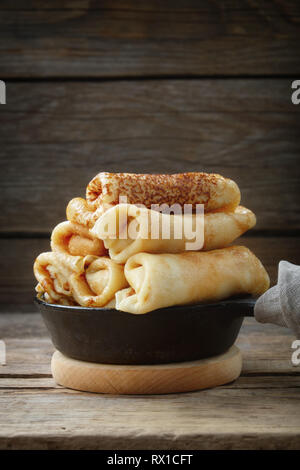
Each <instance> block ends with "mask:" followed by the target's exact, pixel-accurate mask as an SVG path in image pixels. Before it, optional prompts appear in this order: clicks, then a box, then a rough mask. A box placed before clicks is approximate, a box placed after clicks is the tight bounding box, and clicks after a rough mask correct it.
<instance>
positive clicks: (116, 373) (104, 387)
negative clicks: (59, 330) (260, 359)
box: [51, 346, 242, 395]
mask: <svg viewBox="0 0 300 470" xmlns="http://www.w3.org/2000/svg"><path fill="white" fill-rule="evenodd" d="M241 369H242V355H241V352H240V350H239V349H238V348H237V347H236V346H232V347H231V348H230V349H229V350H228V351H227V352H226V353H225V354H222V355H220V356H214V357H211V358H209V359H201V360H198V361H191V362H177V363H174V364H160V365H145V366H143V365H137V366H134V365H130V366H127V365H114V364H95V363H92V362H83V361H78V360H76V359H71V358H69V357H66V356H64V355H63V354H61V353H60V352H59V351H55V353H54V354H53V356H52V362H51V370H52V374H53V378H54V380H55V381H56V383H58V384H59V385H63V386H64V387H67V388H72V389H75V390H82V391H86V392H95V393H112V394H117V395H123V394H124V395H127V394H161V393H178V392H190V391H194V390H200V389H203V388H210V387H216V386H218V385H223V384H225V383H228V382H231V381H233V380H235V379H236V378H237V377H239V375H240V373H241Z"/></svg>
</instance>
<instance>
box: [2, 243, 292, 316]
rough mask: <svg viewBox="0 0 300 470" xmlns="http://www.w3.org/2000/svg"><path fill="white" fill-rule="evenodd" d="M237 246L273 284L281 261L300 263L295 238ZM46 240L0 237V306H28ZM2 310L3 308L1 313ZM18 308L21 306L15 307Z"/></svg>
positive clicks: (45, 249)
mask: <svg viewBox="0 0 300 470" xmlns="http://www.w3.org/2000/svg"><path fill="white" fill-rule="evenodd" d="M236 244H241V245H246V246H248V247H249V248H250V249H251V250H252V251H253V252H254V253H255V254H256V255H257V256H258V257H259V258H260V259H261V260H262V262H263V263H264V265H265V267H266V269H267V271H268V273H269V274H270V278H271V282H272V284H274V283H276V281H277V269H278V267H277V265H278V262H279V261H280V260H281V259H285V260H287V261H290V262H292V263H295V264H300V243H299V238H298V237H266V238H264V237H253V238H251V237H247V236H243V237H241V238H239V239H238V240H237V241H236ZM49 250H50V244H49V239H39V238H25V239H14V238H3V239H1V243H0V267H1V269H0V304H10V309H11V310H12V309H13V306H12V304H16V305H19V306H23V307H24V304H31V303H32V301H33V298H34V295H35V292H34V286H35V284H36V281H35V279H34V276H33V271H32V265H33V262H34V259H35V258H36V256H37V255H38V254H39V253H41V252H43V251H49ZM3 308H5V307H2V310H3ZM16 308H17V309H19V308H20V307H16Z"/></svg>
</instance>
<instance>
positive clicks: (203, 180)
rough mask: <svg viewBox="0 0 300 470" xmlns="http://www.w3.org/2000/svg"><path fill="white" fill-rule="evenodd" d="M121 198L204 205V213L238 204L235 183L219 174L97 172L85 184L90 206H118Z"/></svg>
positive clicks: (227, 208) (146, 204) (231, 207)
mask: <svg viewBox="0 0 300 470" xmlns="http://www.w3.org/2000/svg"><path fill="white" fill-rule="evenodd" d="M120 196H123V197H126V198H127V200H126V201H122V202H126V203H128V204H143V205H145V206H146V207H147V208H149V209H150V208H151V205H152V204H157V205H162V204H168V205H169V206H171V205H173V204H179V205H181V206H183V205H184V204H192V205H193V207H195V206H196V204H204V209H205V211H211V210H216V209H220V208H223V209H226V210H232V209H234V208H235V207H237V206H238V205H239V203H240V199H241V195H240V190H239V188H238V186H237V184H236V183H235V182H234V181H232V180H230V179H228V178H224V177H223V176H221V175H218V174H212V173H211V174H209V173H181V174H174V175H149V174H132V173H99V174H98V175H96V176H95V177H94V178H93V179H92V181H91V182H90V183H89V184H88V186H87V189H86V200H87V202H88V204H89V206H90V207H92V208H94V209H96V208H99V207H101V206H102V207H103V208H104V210H106V209H107V207H109V206H110V205H116V204H119V203H120V202H121V201H120V199H119V198H120Z"/></svg>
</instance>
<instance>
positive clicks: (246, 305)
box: [238, 297, 257, 317]
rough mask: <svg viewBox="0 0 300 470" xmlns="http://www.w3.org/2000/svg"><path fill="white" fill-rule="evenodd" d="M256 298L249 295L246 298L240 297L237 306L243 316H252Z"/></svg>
mask: <svg viewBox="0 0 300 470" xmlns="http://www.w3.org/2000/svg"><path fill="white" fill-rule="evenodd" d="M256 301H257V299H255V298H253V297H251V298H246V299H240V300H239V302H238V307H239V310H240V313H241V316H243V317H254V305H255V303H256Z"/></svg>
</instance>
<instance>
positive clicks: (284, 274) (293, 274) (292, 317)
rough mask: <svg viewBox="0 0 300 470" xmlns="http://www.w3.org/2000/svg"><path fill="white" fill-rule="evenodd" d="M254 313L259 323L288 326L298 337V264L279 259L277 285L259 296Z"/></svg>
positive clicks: (299, 307)
mask: <svg viewBox="0 0 300 470" xmlns="http://www.w3.org/2000/svg"><path fill="white" fill-rule="evenodd" d="M254 315H255V318H256V320H257V321H259V322H261V323H274V324H275V325H279V326H284V327H286V328H290V329H291V330H292V331H293V332H294V334H295V335H296V337H297V338H300V266H297V265H295V264H292V263H289V262H288V261H280V263H279V268H278V282H277V285H276V286H274V287H271V289H269V290H267V291H266V292H265V293H264V294H263V295H262V296H261V297H259V299H258V300H257V302H256V304H255V307H254Z"/></svg>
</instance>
